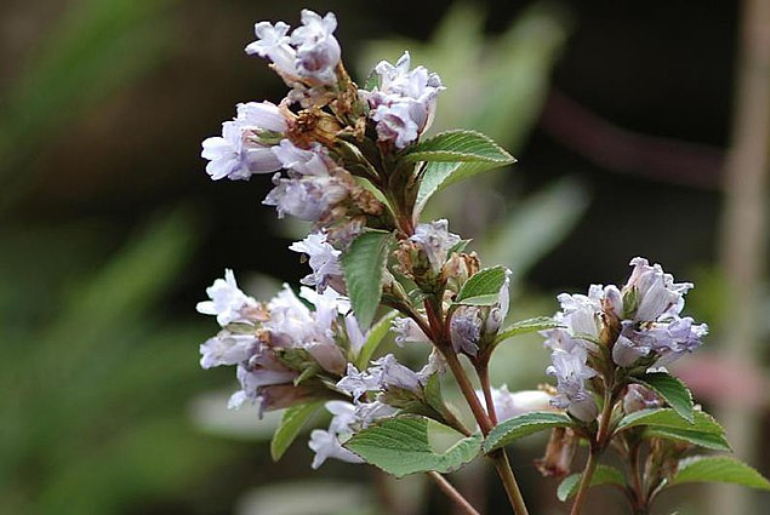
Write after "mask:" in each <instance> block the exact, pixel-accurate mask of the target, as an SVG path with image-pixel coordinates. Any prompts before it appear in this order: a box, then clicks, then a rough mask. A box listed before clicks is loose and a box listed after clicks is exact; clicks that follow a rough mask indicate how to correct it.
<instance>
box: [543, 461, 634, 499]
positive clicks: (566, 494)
mask: <svg viewBox="0 0 770 515" xmlns="http://www.w3.org/2000/svg"><path fill="white" fill-rule="evenodd" d="M582 478H583V474H572V475H570V476H568V477H566V478H564V481H562V482H561V484H560V485H559V489H558V490H557V491H556V496H557V497H558V498H559V500H560V501H561V502H564V501H566V500H567V499H569V498H570V497H572V496H573V495H575V494H576V493H577V489H578V486H579V485H580V480H581V479H582ZM601 485H613V486H618V487H620V488H625V487H626V479H625V477H623V473H622V472H621V471H620V470H618V469H616V468H615V467H610V466H609V465H599V466H597V467H596V471H595V472H594V475H593V477H591V484H590V486H601Z"/></svg>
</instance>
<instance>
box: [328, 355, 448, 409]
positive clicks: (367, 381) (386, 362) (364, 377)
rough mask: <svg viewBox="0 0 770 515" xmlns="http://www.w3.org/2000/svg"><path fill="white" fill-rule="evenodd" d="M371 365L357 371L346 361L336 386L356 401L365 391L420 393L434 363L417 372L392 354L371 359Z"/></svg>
mask: <svg viewBox="0 0 770 515" xmlns="http://www.w3.org/2000/svg"><path fill="white" fill-rule="evenodd" d="M372 365H373V366H371V367H369V368H368V369H367V370H365V371H363V372H359V371H358V369H356V367H355V366H353V364H351V363H348V369H347V374H346V375H345V377H343V378H342V379H340V381H339V382H338V383H337V388H339V389H340V390H342V391H343V392H347V393H349V394H350V395H351V396H352V397H353V401H354V402H358V400H359V399H360V398H361V396H362V395H364V394H365V393H366V392H373V391H377V392H382V391H387V390H388V389H393V388H398V389H401V390H408V391H410V392H413V393H416V394H418V395H421V394H422V388H423V384H424V383H425V382H426V381H427V378H428V376H429V375H430V373H432V370H433V368H435V364H434V365H430V364H429V369H428V373H425V370H424V371H421V372H420V373H417V372H415V371H413V370H411V369H409V368H407V367H405V366H404V365H402V364H401V363H399V362H398V360H397V359H396V357H395V356H393V354H388V355H386V356H383V357H382V358H380V359H378V360H376V361H373V362H372Z"/></svg>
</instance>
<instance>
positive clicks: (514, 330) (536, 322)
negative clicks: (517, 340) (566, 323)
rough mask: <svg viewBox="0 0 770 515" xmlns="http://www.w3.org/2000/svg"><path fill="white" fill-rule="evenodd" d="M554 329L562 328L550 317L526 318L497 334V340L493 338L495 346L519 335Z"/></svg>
mask: <svg viewBox="0 0 770 515" xmlns="http://www.w3.org/2000/svg"><path fill="white" fill-rule="evenodd" d="M556 327H562V324H560V323H559V322H557V321H556V320H554V319H553V318H552V317H535V318H528V319H527V320H520V321H518V322H514V323H513V324H511V325H509V326H508V327H506V328H505V329H503V330H502V331H500V332H499V333H498V334H497V338H495V344H498V343H500V342H502V341H504V340H507V339H508V338H513V337H514V336H519V335H520V334H529V333H536V332H538V331H546V330H548V329H554V328H556Z"/></svg>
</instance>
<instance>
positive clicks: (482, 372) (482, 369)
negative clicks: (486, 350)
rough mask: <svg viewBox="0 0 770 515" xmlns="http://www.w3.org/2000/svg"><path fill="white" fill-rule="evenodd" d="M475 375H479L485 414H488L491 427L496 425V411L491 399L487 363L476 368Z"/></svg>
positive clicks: (490, 384)
mask: <svg viewBox="0 0 770 515" xmlns="http://www.w3.org/2000/svg"><path fill="white" fill-rule="evenodd" d="M476 373H477V374H478V375H479V381H480V382H481V389H482V390H483V392H484V401H485V402H486V404H487V413H489V420H490V422H492V425H493V426H496V425H497V411H496V410H495V402H494V399H493V398H492V383H491V382H490V381H489V363H481V364H479V366H477V367H476Z"/></svg>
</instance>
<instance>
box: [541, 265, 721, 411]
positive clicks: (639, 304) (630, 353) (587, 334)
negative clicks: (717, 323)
mask: <svg viewBox="0 0 770 515" xmlns="http://www.w3.org/2000/svg"><path fill="white" fill-rule="evenodd" d="M631 265H632V266H633V267H634V269H633V271H632V272H631V276H630V277H629V279H628V281H627V282H626V284H625V285H624V286H623V287H622V288H620V289H619V288H618V287H617V286H614V285H609V286H601V285H592V286H591V287H590V288H589V290H588V295H570V294H567V293H563V294H561V295H559V302H560V303H561V308H562V311H560V312H558V313H557V314H556V316H555V317H554V318H555V320H556V321H558V322H559V323H560V324H562V325H563V327H561V328H556V329H551V330H549V331H544V332H543V335H544V336H546V338H547V339H546V342H545V345H546V347H547V348H549V349H550V350H551V351H552V354H551V361H552V364H551V366H550V367H548V369H547V373H548V374H549V375H552V376H554V377H555V378H556V380H557V391H558V395H557V396H556V397H555V398H554V399H553V401H552V403H553V405H554V406H556V407H559V408H562V409H566V410H568V411H569V412H570V413H571V414H572V415H574V416H575V417H577V418H579V419H580V420H582V421H584V422H591V421H593V420H594V419H596V417H597V415H598V407H597V404H596V401H595V398H594V395H593V394H592V393H591V391H590V388H587V387H586V385H587V384H588V383H590V380H591V379H592V378H594V377H597V376H598V375H599V371H600V370H604V368H606V367H605V365H606V363H603V361H605V356H604V354H603V353H602V352H601V351H602V349H603V348H609V349H610V350H611V353H610V356H611V361H612V363H611V365H612V366H615V367H619V368H622V369H636V368H640V369H649V368H651V367H663V366H666V365H668V364H670V363H672V362H674V361H676V360H677V359H679V358H680V357H681V356H683V355H684V354H687V353H690V352H693V351H694V350H695V349H697V348H698V347H700V345H701V343H702V342H701V338H702V337H703V336H705V335H706V334H707V333H708V327H707V326H706V324H695V323H694V321H693V319H692V318H691V317H681V316H680V313H681V312H682V309H683V308H684V295H685V294H686V293H687V291H689V290H690V289H691V288H692V287H693V285H692V284H691V283H675V282H674V278H673V276H671V275H670V274H667V273H665V272H663V269H662V268H661V267H660V265H650V263H649V262H648V261H647V260H646V259H644V258H640V257H637V258H634V259H633V260H631ZM634 392H636V393H638V392H637V391H636V390H634Z"/></svg>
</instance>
